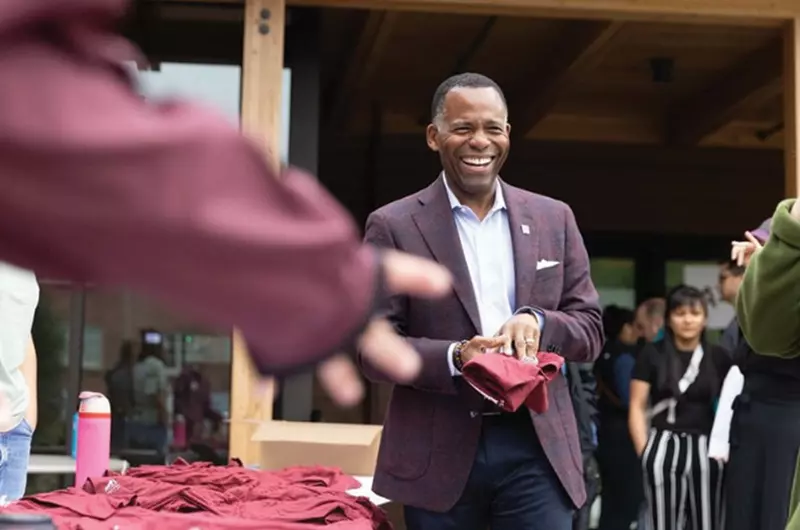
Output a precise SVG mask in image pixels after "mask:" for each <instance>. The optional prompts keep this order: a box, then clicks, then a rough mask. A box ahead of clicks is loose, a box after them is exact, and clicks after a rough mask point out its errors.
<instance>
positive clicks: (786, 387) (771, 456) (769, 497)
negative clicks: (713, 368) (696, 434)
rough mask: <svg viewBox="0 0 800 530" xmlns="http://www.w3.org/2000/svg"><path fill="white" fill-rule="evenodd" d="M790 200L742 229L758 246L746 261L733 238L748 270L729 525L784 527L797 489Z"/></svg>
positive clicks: (738, 529)
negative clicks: (749, 228) (769, 217)
mask: <svg viewBox="0 0 800 530" xmlns="http://www.w3.org/2000/svg"><path fill="white" fill-rule="evenodd" d="M790 204H791V203H790V202H785V203H782V204H781V205H779V206H778V210H777V211H776V213H775V217H774V218H773V220H772V223H771V226H769V224H766V223H764V224H762V225H761V226H760V227H759V229H757V230H753V231H752V232H748V233H746V234H745V237H746V239H747V243H744V245H745V246H747V247H749V250H750V252H752V251H753V250H755V249H760V248H761V247H762V245H763V249H762V250H760V251H759V252H758V253H757V254H756V255H755V256H753V257H752V260H750V261H749V263H748V259H747V258H748V257H749V256H747V255H746V254H747V252H744V250H745V249H744V247H743V246H742V244H741V243H738V242H736V243H734V245H733V249H734V255H733V257H734V259H736V260H737V261H741V262H742V263H743V264H744V265H746V266H747V269H746V271H745V275H744V279H743V281H742V286H741V288H740V290H739V296H738V298H737V316H738V318H739V325H740V327H741V331H742V334H743V336H742V338H741V343H743V344H742V345H741V347H740V348H739V350H738V351H737V354H736V360H737V362H738V364H739V366H740V368H741V371H742V374H743V375H744V384H743V386H742V390H741V394H740V395H739V396H738V397H737V398H736V399H735V401H734V404H733V418H732V419H731V423H730V433H729V445H730V454H729V463H728V467H727V471H726V474H727V481H728V484H727V499H728V504H727V511H726V522H727V530H749V529H750V528H758V529H759V530H784V528H786V524H787V521H788V520H789V516H790V514H791V513H792V512H793V511H795V509H796V508H795V506H796V500H795V498H794V496H796V495H797V494H798V493H800V490H797V489H795V491H794V493H793V490H792V484H793V481H794V480H795V476H796V471H795V469H796V467H797V463H798V451H800V333H798V330H799V329H800V325H799V323H800V319H799V318H798V312H797V308H798V303H800V296H798V295H800V290H799V289H798V277H797V271H798V263H799V262H800V261H799V258H800V251H798V248H800V224H799V223H798V220H797V219H798V218H800V215H797V213H796V212H794V211H793V210H791V211H790ZM795 209H797V207H795ZM766 227H769V229H771V234H769V232H767V233H764V230H763V229H764V228H766ZM795 488H796V486H795ZM793 525H796V526H794V528H798V527H800V521H795V522H793Z"/></svg>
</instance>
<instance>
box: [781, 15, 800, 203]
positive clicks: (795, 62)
mask: <svg viewBox="0 0 800 530" xmlns="http://www.w3.org/2000/svg"><path fill="white" fill-rule="evenodd" d="M798 98H800V18H794V19H792V20H791V21H789V22H787V23H786V28H785V29H784V31H783V123H784V130H783V135H784V148H783V153H784V171H785V175H786V177H785V189H786V197H797V192H798V190H800V161H798V158H797V153H798V151H799V150H800V133H798V131H797V128H798V127H799V126H800V115H798V113H799V112H800V102H798Z"/></svg>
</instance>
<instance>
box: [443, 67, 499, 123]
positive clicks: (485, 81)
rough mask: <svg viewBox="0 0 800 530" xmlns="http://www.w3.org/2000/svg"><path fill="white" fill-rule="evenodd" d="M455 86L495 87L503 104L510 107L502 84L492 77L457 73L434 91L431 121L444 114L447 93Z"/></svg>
mask: <svg viewBox="0 0 800 530" xmlns="http://www.w3.org/2000/svg"><path fill="white" fill-rule="evenodd" d="M454 88H493V89H495V90H496V91H497V93H498V94H499V95H500V99H502V100H503V105H504V106H505V107H506V110H507V109H508V104H507V103H506V96H505V94H503V90H502V89H501V88H500V85H498V84H497V83H495V82H494V81H493V80H492V79H490V78H488V77H486V76H485V75H482V74H476V73H472V72H466V73H463V74H456V75H452V76H450V77H448V78H447V79H445V80H444V81H442V84H440V85H439V87H438V88H437V89H436V92H434V93H433V101H432V102H431V121H433V122H436V120H437V119H439V118H441V117H442V115H443V114H444V99H445V98H446V97H447V94H449V93H450V91H451V90H453V89H454Z"/></svg>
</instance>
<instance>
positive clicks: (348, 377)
mask: <svg viewBox="0 0 800 530" xmlns="http://www.w3.org/2000/svg"><path fill="white" fill-rule="evenodd" d="M317 378H318V379H319V382H320V385H322V388H323V389H324V390H325V391H326V392H327V393H328V394H329V395H330V396H331V398H332V399H333V401H335V402H336V404H337V405H339V406H342V407H352V406H353V405H355V404H357V403H358V402H359V401H361V398H362V397H363V396H364V385H363V384H362V383H361V377H360V376H359V374H358V370H357V369H356V367H355V365H353V363H352V361H350V359H348V358H347V356H345V355H337V356H335V357H331V358H330V359H328V360H327V361H325V362H324V363H322V364H320V365H319V367H318V368H317Z"/></svg>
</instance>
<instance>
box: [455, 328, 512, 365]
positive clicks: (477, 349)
mask: <svg viewBox="0 0 800 530" xmlns="http://www.w3.org/2000/svg"><path fill="white" fill-rule="evenodd" d="M505 342H506V338H505V337H481V336H480V335H477V336H475V337H472V338H471V339H470V340H469V341H467V343H466V344H464V347H463V348H461V360H462V361H464V362H465V363H466V362H468V361H471V360H472V359H474V358H475V357H477V356H478V355H483V354H484V353H492V352H495V353H496V352H498V351H499V349H500V348H501V347H502V346H503V344H505Z"/></svg>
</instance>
